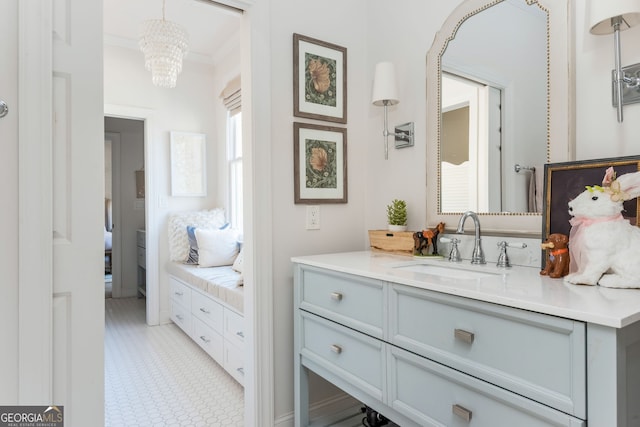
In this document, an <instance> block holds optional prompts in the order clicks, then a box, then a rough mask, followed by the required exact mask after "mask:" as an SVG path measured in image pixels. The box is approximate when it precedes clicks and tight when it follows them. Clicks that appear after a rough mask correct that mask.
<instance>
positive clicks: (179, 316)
mask: <svg viewBox="0 0 640 427" xmlns="http://www.w3.org/2000/svg"><path fill="white" fill-rule="evenodd" d="M176 318H177V319H178V320H184V317H182V315H181V314H176Z"/></svg>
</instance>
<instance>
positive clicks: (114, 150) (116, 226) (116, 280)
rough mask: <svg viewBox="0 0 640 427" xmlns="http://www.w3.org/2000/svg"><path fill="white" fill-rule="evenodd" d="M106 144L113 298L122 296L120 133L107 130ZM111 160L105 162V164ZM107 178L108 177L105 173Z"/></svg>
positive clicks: (105, 135)
mask: <svg viewBox="0 0 640 427" xmlns="http://www.w3.org/2000/svg"><path fill="white" fill-rule="evenodd" d="M104 140H105V144H107V143H109V144H110V145H111V151H110V152H111V159H110V164H111V174H110V179H111V182H110V184H109V185H108V186H109V187H111V194H110V198H111V227H112V233H111V238H112V240H111V241H112V247H113V250H112V252H111V286H112V287H111V292H112V296H113V298H121V297H122V243H121V242H122V218H121V217H120V175H121V172H120V134H119V133H115V132H105V134H104ZM107 163H109V162H105V165H106V164H107ZM105 179H108V176H107V174H105Z"/></svg>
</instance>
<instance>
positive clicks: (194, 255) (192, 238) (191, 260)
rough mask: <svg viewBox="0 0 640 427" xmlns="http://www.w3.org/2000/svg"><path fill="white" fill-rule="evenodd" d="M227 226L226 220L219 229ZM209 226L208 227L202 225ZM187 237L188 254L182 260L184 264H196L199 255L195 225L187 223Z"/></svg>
mask: <svg viewBox="0 0 640 427" xmlns="http://www.w3.org/2000/svg"><path fill="white" fill-rule="evenodd" d="M227 227H229V223H228V222H227V223H226V224H224V225H223V226H222V227H220V228H219V230H224V229H225V228H227ZM203 228H209V227H203ZM187 237H188V238H189V255H188V257H187V260H186V261H185V262H184V263H185V264H191V265H195V264H198V261H199V256H198V239H196V227H194V226H192V225H187Z"/></svg>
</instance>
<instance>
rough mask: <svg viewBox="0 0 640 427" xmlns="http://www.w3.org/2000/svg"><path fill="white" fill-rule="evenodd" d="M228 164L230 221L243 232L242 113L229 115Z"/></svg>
mask: <svg viewBox="0 0 640 427" xmlns="http://www.w3.org/2000/svg"><path fill="white" fill-rule="evenodd" d="M227 164H228V170H229V221H230V223H231V227H233V228H236V229H238V230H242V113H241V112H238V113H236V114H232V113H231V112H229V113H228V114H227Z"/></svg>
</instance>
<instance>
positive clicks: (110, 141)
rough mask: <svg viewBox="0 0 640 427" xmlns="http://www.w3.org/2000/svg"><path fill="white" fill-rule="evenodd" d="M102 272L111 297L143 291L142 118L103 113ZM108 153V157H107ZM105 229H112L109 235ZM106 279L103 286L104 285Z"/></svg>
mask: <svg viewBox="0 0 640 427" xmlns="http://www.w3.org/2000/svg"><path fill="white" fill-rule="evenodd" d="M104 126H105V251H106V250H107V248H106V246H107V245H106V243H107V240H108V238H109V237H111V242H112V244H111V248H112V250H111V253H110V254H109V255H110V256H109V257H107V256H106V255H107V254H106V252H105V261H106V263H105V273H106V272H107V271H109V272H110V273H111V288H112V296H113V298H126V297H133V296H136V295H137V296H139V297H144V296H145V295H146V287H145V284H146V269H145V260H146V250H145V246H146V245H145V242H146V239H145V236H144V235H145V216H146V210H145V197H146V194H145V185H144V171H145V156H144V122H143V121H142V120H136V119H130V118H122V117H105V119H104ZM109 156H110V157H109ZM108 233H111V235H110V236H109V234H108ZM107 283H108V282H107V281H106V280H105V286H107Z"/></svg>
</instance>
